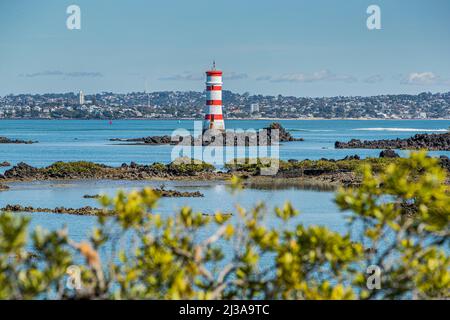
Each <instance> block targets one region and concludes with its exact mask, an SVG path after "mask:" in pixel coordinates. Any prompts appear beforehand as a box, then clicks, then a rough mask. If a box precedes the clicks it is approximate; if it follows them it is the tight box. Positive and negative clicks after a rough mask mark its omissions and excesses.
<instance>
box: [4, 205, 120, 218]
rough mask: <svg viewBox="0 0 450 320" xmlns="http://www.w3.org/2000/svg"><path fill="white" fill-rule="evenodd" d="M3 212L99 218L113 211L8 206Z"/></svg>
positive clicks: (91, 208) (88, 207)
mask: <svg viewBox="0 0 450 320" xmlns="http://www.w3.org/2000/svg"><path fill="white" fill-rule="evenodd" d="M0 211H1V212H48V213H58V214H73V215H78V216H94V215H95V216H98V215H112V214H113V213H112V212H111V211H107V210H104V209H99V208H93V207H90V206H86V207H82V208H66V207H57V208H54V209H50V208H39V207H38V208H35V207H31V206H21V205H19V204H13V205H11V204H8V205H6V206H5V207H4V208H1V209H0Z"/></svg>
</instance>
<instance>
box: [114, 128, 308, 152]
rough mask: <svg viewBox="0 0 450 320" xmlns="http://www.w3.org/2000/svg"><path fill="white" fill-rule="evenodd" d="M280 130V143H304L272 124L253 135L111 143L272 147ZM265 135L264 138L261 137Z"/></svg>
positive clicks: (210, 133)
mask: <svg viewBox="0 0 450 320" xmlns="http://www.w3.org/2000/svg"><path fill="white" fill-rule="evenodd" d="M274 130H278V137H279V138H278V140H279V141H278V142H290V141H303V139H302V138H294V137H293V136H292V135H291V134H290V133H289V132H288V131H286V129H285V128H283V126H282V125H281V124H279V123H276V122H274V123H272V124H271V125H270V126H269V127H267V128H263V130H262V131H255V132H254V133H253V134H252V133H249V132H246V133H239V132H234V131H225V132H220V131H208V132H207V133H205V134H203V135H201V136H198V137H193V136H192V135H190V136H175V137H173V138H172V137H171V136H168V135H165V136H149V137H144V138H132V139H120V138H113V139H110V141H119V142H127V143H125V144H137V145H164V144H170V145H177V144H180V145H191V146H197V145H198V146H200V145H202V146H209V145H213V146H220V145H224V146H225V145H227V146H233V145H234V146H256V145H258V146H259V145H271V144H273V143H274V141H272V132H273V131H274ZM261 134H264V136H261Z"/></svg>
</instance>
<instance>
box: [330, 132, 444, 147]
mask: <svg viewBox="0 0 450 320" xmlns="http://www.w3.org/2000/svg"><path fill="white" fill-rule="evenodd" d="M334 147H335V148H336V149H406V150H420V149H425V150H430V151H450V133H442V134H437V133H433V134H416V135H414V136H413V137H411V138H407V139H398V138H397V139H392V140H364V141H361V140H359V139H352V140H350V141H348V142H340V141H336V142H335V144H334Z"/></svg>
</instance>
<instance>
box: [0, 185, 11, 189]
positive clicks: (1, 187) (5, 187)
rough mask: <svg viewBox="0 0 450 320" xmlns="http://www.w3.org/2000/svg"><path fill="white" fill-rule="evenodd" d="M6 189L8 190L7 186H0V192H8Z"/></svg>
mask: <svg viewBox="0 0 450 320" xmlns="http://www.w3.org/2000/svg"><path fill="white" fill-rule="evenodd" d="M8 189H9V187H8V186H5V185H4V184H0V191H5V190H8Z"/></svg>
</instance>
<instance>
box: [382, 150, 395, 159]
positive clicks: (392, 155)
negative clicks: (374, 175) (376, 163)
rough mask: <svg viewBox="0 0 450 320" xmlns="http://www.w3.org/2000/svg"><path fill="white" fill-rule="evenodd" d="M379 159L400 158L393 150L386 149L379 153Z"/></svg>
mask: <svg viewBox="0 0 450 320" xmlns="http://www.w3.org/2000/svg"><path fill="white" fill-rule="evenodd" d="M380 158H400V156H399V155H398V153H397V152H395V151H394V150H392V149H386V150H383V151H381V152H380Z"/></svg>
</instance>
